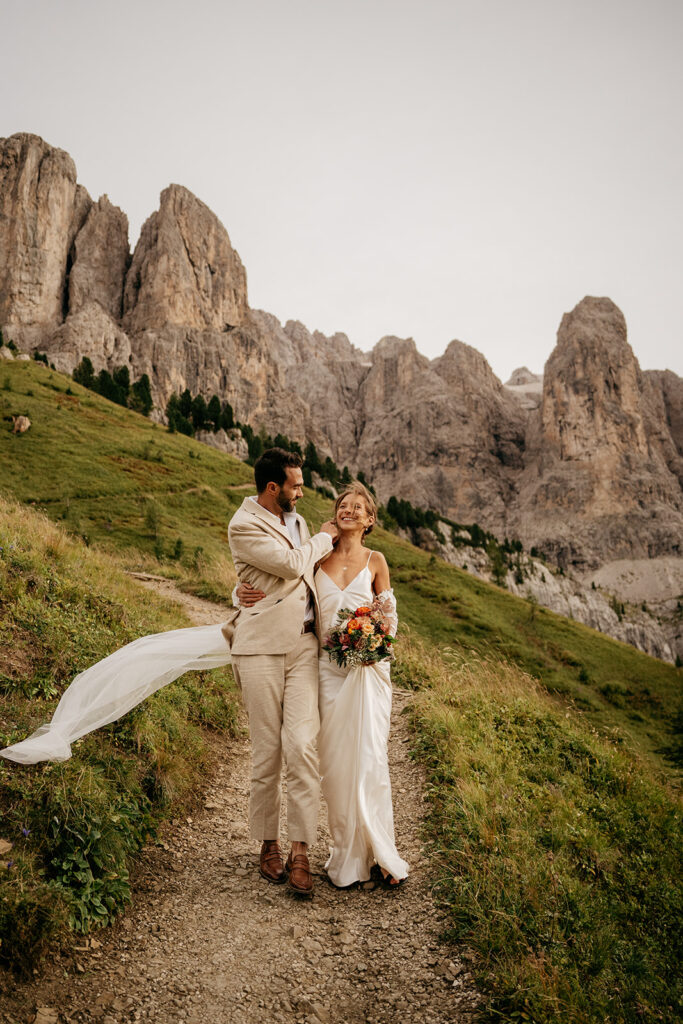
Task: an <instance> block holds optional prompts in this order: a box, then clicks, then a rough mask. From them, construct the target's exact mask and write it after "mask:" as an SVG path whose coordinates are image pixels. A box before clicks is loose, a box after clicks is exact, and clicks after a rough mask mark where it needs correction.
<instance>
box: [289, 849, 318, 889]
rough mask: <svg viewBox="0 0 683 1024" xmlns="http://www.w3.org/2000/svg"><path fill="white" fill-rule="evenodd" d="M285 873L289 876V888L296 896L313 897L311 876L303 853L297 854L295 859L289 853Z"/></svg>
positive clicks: (306, 858) (309, 867)
mask: <svg viewBox="0 0 683 1024" xmlns="http://www.w3.org/2000/svg"><path fill="white" fill-rule="evenodd" d="M285 871H286V872H287V873H288V874H289V885H290V888H291V889H292V890H293V891H294V892H295V893H296V895H297V896H306V897H308V896H312V895H313V875H312V874H311V866H310V864H309V863H308V857H307V856H306V854H305V853H297V854H296V856H295V857H292V854H291V853H290V855H289V857H288V858H287V864H286V865H285Z"/></svg>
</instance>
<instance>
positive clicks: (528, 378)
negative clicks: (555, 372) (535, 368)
mask: <svg viewBox="0 0 683 1024" xmlns="http://www.w3.org/2000/svg"><path fill="white" fill-rule="evenodd" d="M542 380H543V377H542V375H541V374H539V373H532V372H531V370H530V369H529V368H528V367H527V366H519V367H517V369H516V370H513V371H512V373H511V375H510V379H509V380H506V381H505V387H506V388H517V387H521V386H522V385H524V384H540V383H541V381H542Z"/></svg>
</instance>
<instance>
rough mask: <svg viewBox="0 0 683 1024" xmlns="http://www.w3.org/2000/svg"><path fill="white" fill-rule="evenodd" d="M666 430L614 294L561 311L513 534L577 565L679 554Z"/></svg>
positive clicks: (682, 532) (677, 504)
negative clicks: (563, 313)
mask: <svg viewBox="0 0 683 1024" xmlns="http://www.w3.org/2000/svg"><path fill="white" fill-rule="evenodd" d="M663 428H664V425H663V424H662V423H661V416H660V417H658V416H657V414H656V410H655V411H654V412H653V405H652V389H651V388H650V387H649V386H648V385H647V383H646V381H645V379H644V377H643V374H642V373H641V370H640V367H639V366H638V362H637V360H636V358H635V356H634V355H633V352H632V350H631V348H630V346H629V345H628V342H627V340H626V325H625V322H624V318H623V315H622V313H621V311H620V310H619V309H617V307H616V306H615V305H614V303H612V302H611V301H610V300H609V299H595V298H585V299H583V300H582V302H580V303H579V305H578V306H577V307H576V308H575V309H574V310H573V311H572V312H571V313H568V314H566V315H565V316H564V317H563V319H562V323H561V324H560V329H559V331H558V337H557V346H556V348H555V349H554V351H553V353H552V354H551V356H550V358H549V360H548V362H547V364H546V368H545V374H544V379H543V402H542V405H541V407H540V409H539V411H538V413H537V414H536V416H535V417H534V416H533V414H532V418H531V419H530V421H529V429H528V431H527V450H526V455H525V469H524V472H523V474H522V475H521V477H520V480H519V499H518V501H517V502H516V507H515V510H514V513H513V516H512V517H511V525H512V527H513V529H514V531H515V532H516V534H517V535H518V536H519V537H520V538H521V539H522V540H523V541H524V542H525V543H526V544H528V545H529V546H531V544H534V545H535V546H537V547H539V548H541V550H543V552H544V554H545V555H546V556H547V557H548V558H550V559H551V560H553V561H557V562H559V563H560V564H561V565H563V567H564V568H567V567H570V566H575V567H576V568H577V569H579V570H582V569H587V568H589V567H591V566H595V565H597V564H599V563H600V561H603V560H605V556H606V555H607V554H609V556H611V557H612V558H639V557H653V556H655V555H660V554H667V553H672V552H673V553H678V551H679V549H680V546H681V538H682V537H683V495H682V493H681V487H680V484H679V482H678V479H677V478H676V477H675V476H674V474H673V473H672V472H671V470H670V469H669V466H668V465H667V454H669V455H670V448H671V446H672V444H673V442H672V440H671V436H670V434H668V440H667V437H666V436H665V435H666V431H665V430H664V429H663Z"/></svg>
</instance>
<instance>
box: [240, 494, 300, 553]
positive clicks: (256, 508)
mask: <svg viewBox="0 0 683 1024" xmlns="http://www.w3.org/2000/svg"><path fill="white" fill-rule="evenodd" d="M244 510H245V511H246V512H248V513H249V514H250V515H253V516H256V518H257V519H258V520H259V522H260V523H263V525H264V526H266V527H268V529H269V530H271V531H272V533H274V534H275V536H276V537H278V538H279V539H280V540H284V541H285V542H286V543H287V544H288V545H289V547H290V548H293V547H294V545H293V544H292V538H291V537H290V536H289V534H288V533H287V527H286V526H283V525H282V523H281V522H279V520H277V519H276V518H275V516H274V515H273V514H272V513H271V512H269V511H268V510H267V509H265V508H263V506H262V505H259V503H258V502H257V501H252V499H251V498H245V499H244Z"/></svg>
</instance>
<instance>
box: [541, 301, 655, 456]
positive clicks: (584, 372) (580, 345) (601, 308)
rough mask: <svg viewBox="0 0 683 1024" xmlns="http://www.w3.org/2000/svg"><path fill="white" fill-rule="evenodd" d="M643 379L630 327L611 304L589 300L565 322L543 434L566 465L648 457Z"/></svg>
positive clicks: (548, 383)
mask: <svg viewBox="0 0 683 1024" xmlns="http://www.w3.org/2000/svg"><path fill="white" fill-rule="evenodd" d="M642 393H643V379H642V374H641V371H640V367H639V365H638V361H637V360H636V357H635V356H634V354H633V350H632V349H631V346H630V345H629V344H628V341H627V340H626V321H625V319H624V315H623V313H622V312H621V310H620V309H619V308H618V307H617V306H616V305H615V304H614V303H613V302H612V301H611V299H607V298H592V297H590V296H589V297H586V298H584V299H582V301H581V302H579V304H578V305H577V306H576V307H575V308H574V309H573V310H572V311H571V312H570V313H565V315H564V316H563V317H562V321H561V323H560V327H559V330H558V332H557V345H556V347H555V349H554V350H553V352H552V353H551V355H550V358H549V359H548V362H547V363H546V367H545V373H544V383H543V403H542V414H541V415H542V431H543V434H544V437H545V439H546V441H547V442H548V443H551V444H556V445H558V446H559V452H560V457H561V458H562V459H576V458H581V457H584V456H586V457H592V456H593V455H594V454H595V451H596V446H597V447H598V448H600V449H602V450H605V449H608V448H609V449H612V450H613V451H629V452H638V453H639V454H641V455H645V454H647V438H646V434H645V428H644V423H643V410H642V407H641V405H642Z"/></svg>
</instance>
